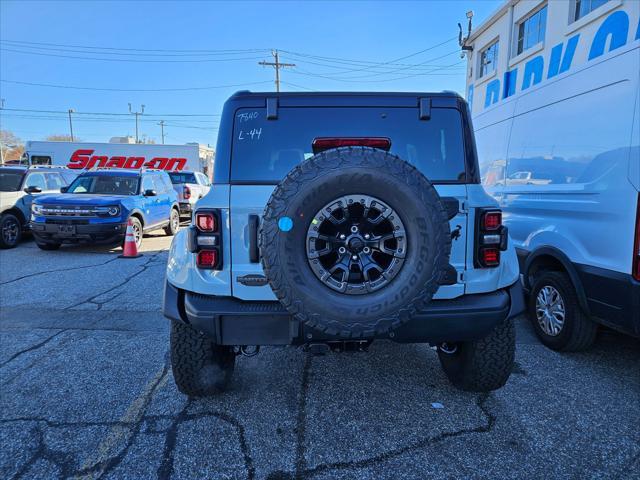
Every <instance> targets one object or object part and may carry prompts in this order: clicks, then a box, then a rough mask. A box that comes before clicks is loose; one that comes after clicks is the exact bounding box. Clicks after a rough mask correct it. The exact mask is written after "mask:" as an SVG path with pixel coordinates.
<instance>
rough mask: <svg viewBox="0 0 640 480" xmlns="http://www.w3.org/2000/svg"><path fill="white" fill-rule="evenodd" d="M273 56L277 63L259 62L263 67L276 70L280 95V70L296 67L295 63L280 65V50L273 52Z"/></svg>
mask: <svg viewBox="0 0 640 480" xmlns="http://www.w3.org/2000/svg"><path fill="white" fill-rule="evenodd" d="M271 55H273V58H274V60H275V61H273V62H264V61H262V62H258V65H262V66H263V67H274V68H275V69H276V92H278V93H280V69H281V68H285V67H295V66H296V64H295V63H280V58H279V57H278V50H271Z"/></svg>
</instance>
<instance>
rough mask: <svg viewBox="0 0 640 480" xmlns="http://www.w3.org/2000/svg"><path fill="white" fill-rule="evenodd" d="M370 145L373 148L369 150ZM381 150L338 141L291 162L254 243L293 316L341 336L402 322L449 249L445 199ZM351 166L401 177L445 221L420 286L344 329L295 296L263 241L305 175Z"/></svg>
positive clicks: (432, 283)
mask: <svg viewBox="0 0 640 480" xmlns="http://www.w3.org/2000/svg"><path fill="white" fill-rule="evenodd" d="M372 150H373V152H374V154H372ZM380 152H381V151H380V150H375V149H371V148H367V147H341V148H336V149H332V150H328V151H326V152H322V153H320V154H317V155H315V156H313V157H311V158H309V159H308V160H306V161H304V162H302V163H301V164H299V165H297V166H296V167H294V168H293V169H292V170H291V171H290V172H289V174H288V175H287V176H286V177H285V179H284V180H283V181H282V182H280V184H279V185H278V186H277V187H276V189H275V190H274V192H273V193H272V195H271V198H270V200H269V202H268V203H267V206H266V208H265V211H264V215H263V222H262V225H261V227H262V228H261V230H260V235H259V243H258V246H259V249H260V257H261V263H262V267H263V269H264V272H265V275H266V277H267V279H268V281H269V285H270V286H271V289H272V290H273V292H274V293H275V295H276V297H277V298H278V300H279V301H280V302H281V303H282V305H283V306H284V307H285V308H286V309H287V310H288V311H289V313H291V314H292V315H293V316H294V317H295V318H296V319H297V320H298V321H300V322H303V323H304V324H306V325H308V326H310V327H312V328H314V329H316V330H319V331H321V332H324V333H327V334H330V335H335V334H336V333H338V332H340V335H341V337H342V338H362V337H366V336H369V335H372V334H374V335H375V334H386V333H389V332H391V331H392V330H395V329H396V328H398V327H399V326H400V325H402V324H404V323H407V322H408V321H409V320H410V319H411V318H412V317H413V316H414V315H415V314H416V313H417V312H418V311H419V310H421V309H423V308H424V307H425V306H426V305H427V304H428V303H429V302H430V301H431V299H432V297H433V295H434V294H435V292H436V291H437V290H438V288H439V284H440V280H441V279H442V276H443V274H444V272H445V269H446V267H447V265H448V263H449V254H450V252H451V235H450V231H449V222H448V221H447V213H446V210H445V207H444V204H443V203H442V202H441V201H440V197H439V195H438V193H437V191H436V190H435V188H434V187H433V185H431V183H430V182H429V181H428V180H427V181H426V185H425V182H424V180H425V178H424V176H423V174H422V173H421V172H420V171H419V170H418V169H417V168H416V167H414V166H413V165H411V164H410V163H408V162H406V161H404V160H402V159H401V158H400V157H398V156H396V155H393V154H391V153H387V152H382V153H384V155H380ZM350 167H351V168H352V167H362V168H372V167H373V168H376V169H379V170H386V171H388V172H390V173H391V174H392V175H394V176H395V177H397V178H401V179H402V181H403V182H404V183H405V184H406V186H407V188H408V189H410V190H411V191H412V192H413V195H414V196H415V197H416V198H419V199H420V200H421V201H422V202H425V203H428V204H430V205H431V206H432V208H429V209H427V212H429V214H430V215H431V216H432V217H434V218H432V219H431V220H432V222H433V224H437V223H438V222H440V224H443V225H446V228H441V229H438V231H437V236H436V238H435V239H434V243H435V245H437V246H439V248H438V247H437V248H436V249H435V255H433V256H432V259H431V262H432V263H433V268H432V271H433V276H432V277H431V278H430V279H429V280H428V281H427V282H426V283H425V288H423V289H421V290H420V291H419V292H418V293H417V294H416V295H415V296H414V298H412V299H411V300H409V301H407V302H406V304H405V306H404V307H403V308H401V309H399V310H398V311H397V312H396V313H395V314H392V315H387V316H385V317H382V318H379V319H378V320H377V321H376V323H375V324H374V325H371V324H370V323H366V324H363V323H358V322H351V323H350V324H349V328H350V329H349V331H345V326H344V324H343V323H341V322H339V321H335V320H334V321H330V320H328V319H326V318H322V319H320V318H318V315H317V314H312V313H311V312H309V311H307V309H306V308H305V305H304V303H303V302H302V301H300V300H298V299H296V298H295V296H294V294H293V292H292V289H291V286H290V285H288V284H287V282H285V281H284V280H283V278H282V275H281V269H280V268H277V267H278V265H279V262H280V261H281V260H282V259H280V258H278V252H277V249H276V248H268V246H269V245H274V244H275V243H276V242H277V237H278V235H279V234H280V231H279V228H278V219H279V218H280V217H281V216H282V215H283V214H284V213H285V212H286V209H287V206H288V205H289V204H290V202H291V201H292V199H293V198H294V197H296V196H297V195H298V194H300V189H303V188H305V186H306V185H307V182H308V181H311V180H314V179H316V178H319V177H323V176H327V175H328V174H330V173H333V172H337V171H340V170H343V169H345V168H350ZM425 187H426V188H425ZM365 193H366V192H365Z"/></svg>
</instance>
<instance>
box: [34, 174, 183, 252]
mask: <svg viewBox="0 0 640 480" xmlns="http://www.w3.org/2000/svg"><path fill="white" fill-rule="evenodd" d="M129 220H131V223H132V226H133V233H134V238H135V240H136V244H137V246H138V248H140V245H141V244H142V235H143V233H144V232H149V231H152V230H157V229H160V228H163V229H164V231H165V233H166V234H167V235H173V234H175V233H176V232H177V231H178V227H179V224H180V214H179V212H178V197H177V194H176V192H175V190H174V189H173V185H172V184H171V179H170V178H169V175H167V173H166V172H163V171H158V170H155V171H154V170H124V169H104V170H90V171H87V172H85V173H82V174H81V175H79V176H78V177H77V178H76V179H75V180H74V181H73V182H72V183H71V185H69V186H68V187H63V188H62V189H61V193H59V194H55V195H45V196H41V197H38V198H37V199H36V200H34V202H33V204H32V206H31V230H32V231H33V235H34V237H35V241H36V244H37V245H38V247H40V248H41V249H43V250H56V249H58V248H60V245H61V244H63V243H81V242H90V243H98V244H114V245H117V244H121V243H122V242H123V241H124V236H125V232H126V228H127V223H128V221H129Z"/></svg>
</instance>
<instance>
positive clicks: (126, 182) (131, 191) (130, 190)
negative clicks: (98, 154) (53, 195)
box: [67, 175, 138, 195]
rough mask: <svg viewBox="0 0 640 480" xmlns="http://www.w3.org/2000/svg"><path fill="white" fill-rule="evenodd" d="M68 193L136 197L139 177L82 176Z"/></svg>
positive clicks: (70, 186)
mask: <svg viewBox="0 0 640 480" xmlns="http://www.w3.org/2000/svg"><path fill="white" fill-rule="evenodd" d="M67 193H92V194H94V195H136V194H137V193H138V177H133V176H126V177H125V176H123V177H120V176H106V175H81V176H80V177H78V178H76V179H75V180H74V181H73V183H72V184H71V185H69V188H68V189H67Z"/></svg>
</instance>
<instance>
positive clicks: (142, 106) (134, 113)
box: [129, 104, 144, 143]
mask: <svg viewBox="0 0 640 480" xmlns="http://www.w3.org/2000/svg"><path fill="white" fill-rule="evenodd" d="M129 113H132V114H133V115H135V116H136V143H138V115H142V114H143V113H144V105H141V108H140V111H139V112H134V111H133V110H131V104H129Z"/></svg>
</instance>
